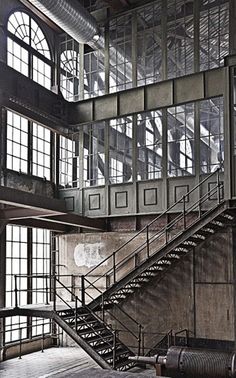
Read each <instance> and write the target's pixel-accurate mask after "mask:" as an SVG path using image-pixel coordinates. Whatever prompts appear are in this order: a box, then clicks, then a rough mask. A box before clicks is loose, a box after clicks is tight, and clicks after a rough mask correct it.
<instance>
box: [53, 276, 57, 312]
mask: <svg viewBox="0 0 236 378" xmlns="http://www.w3.org/2000/svg"><path fill="white" fill-rule="evenodd" d="M56 290H57V279H56V275H55V274H54V276H53V311H56Z"/></svg>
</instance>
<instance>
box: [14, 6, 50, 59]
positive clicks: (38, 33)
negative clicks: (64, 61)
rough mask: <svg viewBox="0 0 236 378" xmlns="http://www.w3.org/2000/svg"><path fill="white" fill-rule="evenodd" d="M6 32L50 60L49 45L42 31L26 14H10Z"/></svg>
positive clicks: (17, 12)
mask: <svg viewBox="0 0 236 378" xmlns="http://www.w3.org/2000/svg"><path fill="white" fill-rule="evenodd" d="M7 30H8V31H9V32H10V33H11V34H13V35H14V36H15V37H17V38H19V39H20V40H22V41H23V42H25V43H26V44H27V45H29V46H31V47H32V48H33V49H34V50H36V51H37V52H38V53H40V54H41V55H43V56H44V57H45V58H47V59H49V60H50V59H51V53H50V49H49V45H48V42H47V40H46V37H45V35H44V33H43V31H42V29H41V28H40V26H39V25H38V24H37V22H36V21H34V19H33V18H32V17H30V16H29V15H28V14H27V13H24V12H20V11H16V12H14V13H12V15H11V16H10V17H9V19H8V24H7Z"/></svg>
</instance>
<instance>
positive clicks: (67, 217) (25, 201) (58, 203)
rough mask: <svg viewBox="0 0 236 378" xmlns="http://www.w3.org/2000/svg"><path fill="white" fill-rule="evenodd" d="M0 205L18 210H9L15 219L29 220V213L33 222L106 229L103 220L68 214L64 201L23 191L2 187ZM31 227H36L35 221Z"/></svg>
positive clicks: (0, 188)
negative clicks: (40, 221) (43, 221)
mask: <svg viewBox="0 0 236 378" xmlns="http://www.w3.org/2000/svg"><path fill="white" fill-rule="evenodd" d="M0 203H3V204H7V205H10V206H15V207H16V208H18V209H15V210H14V211H15V213H14V211H13V210H10V209H9V210H8V211H9V212H10V211H12V213H13V215H14V216H15V217H16V216H18V219H19V218H27V215H26V214H27V211H28V218H30V219H31V220H32V219H34V218H36V220H38V219H42V220H45V221H46V222H55V223H56V224H58V223H60V224H64V225H66V226H75V227H83V228H88V229H95V230H104V229H105V221H104V220H102V219H93V218H86V217H83V216H80V215H77V214H74V213H68V212H67V210H66V203H65V201H64V200H59V199H55V198H48V197H42V196H38V195H36V194H32V193H28V192H23V191H21V190H17V189H12V188H8V187H4V186H0ZM17 210H18V211H17ZM1 212H2V213H1ZM1 212H0V214H4V209H2V210H1ZM21 214H22V216H21ZM4 219H5V218H4ZM13 222H14V221H13ZM14 223H15V222H14ZM21 224H22V223H21ZM31 227H34V225H33V221H32V224H31ZM51 229H54V227H51Z"/></svg>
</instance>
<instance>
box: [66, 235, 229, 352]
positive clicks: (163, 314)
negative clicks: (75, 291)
mask: <svg viewBox="0 0 236 378" xmlns="http://www.w3.org/2000/svg"><path fill="white" fill-rule="evenodd" d="M132 235H133V234H131V233H116V232H111V233H106V234H105V233H96V234H73V235H64V236H61V237H60V259H61V261H60V263H61V264H63V265H64V267H62V268H61V272H63V273H66V274H76V275H77V274H78V275H79V274H85V273H86V272H87V271H88V270H90V269H91V268H92V267H93V265H95V264H97V263H98V262H99V261H101V260H102V259H103V258H105V257H106V256H107V255H108V254H110V253H111V252H112V251H113V250H115V249H116V248H117V247H118V246H119V245H121V243H123V242H125V241H126V240H128V239H129V238H130V237H131V236H132ZM78 251H80V254H78ZM81 251H82V253H81ZM128 253H129V251H127V254H128ZM232 261H233V248H232V230H231V229H230V228H228V229H225V230H223V231H222V232H220V233H217V234H215V235H213V236H211V237H210V238H208V239H207V240H206V241H205V242H203V243H202V245H201V246H199V247H198V248H196V249H195V251H192V252H190V253H189V254H188V255H186V256H185V257H184V258H183V259H182V260H181V261H180V262H179V263H178V264H176V265H175V266H174V267H173V266H172V268H171V269H169V271H167V272H166V273H165V275H164V276H163V277H160V276H159V277H155V278H154V279H153V280H152V281H150V282H149V283H147V284H145V286H143V287H142V288H141V289H139V290H137V291H136V292H135V293H134V294H132V295H130V296H129V297H128V298H127V299H126V300H125V301H124V302H123V308H124V310H125V311H126V312H128V313H129V314H130V315H131V316H132V317H133V318H135V319H136V320H137V321H138V322H139V323H141V324H142V325H143V327H144V329H143V330H144V334H145V335H144V339H145V347H146V348H151V347H152V346H154V345H155V344H156V342H157V341H158V340H160V339H161V338H162V336H163V335H164V334H165V333H167V332H168V331H169V330H171V329H172V330H174V331H179V330H181V329H185V328H187V329H188V330H190V331H191V332H192V333H193V334H194V335H195V336H196V337H198V338H207V339H216V340H231V341H232V340H234V295H233V284H232V281H233V279H232V275H233V268H232V266H233V262H232ZM103 269H104V267H103ZM101 272H102V268H101ZM78 285H79V283H78ZM79 286H80V285H79ZM115 315H116V316H117V317H119V319H121V320H122V322H124V324H126V325H128V326H129V327H130V328H131V329H132V330H133V331H134V332H135V333H136V334H137V326H136V325H135V324H134V323H133V322H132V321H129V319H128V318H127V317H126V316H124V315H123V314H122V313H121V312H120V311H119V310H116V311H115ZM110 322H111V323H113V325H114V326H115V327H116V328H118V329H122V327H121V326H120V324H115V323H114V321H112V320H111V319H110ZM120 336H121V338H122V339H123V340H124V341H126V342H127V343H128V344H129V345H134V346H135V345H137V340H135V338H134V337H127V333H126V332H121V334H120Z"/></svg>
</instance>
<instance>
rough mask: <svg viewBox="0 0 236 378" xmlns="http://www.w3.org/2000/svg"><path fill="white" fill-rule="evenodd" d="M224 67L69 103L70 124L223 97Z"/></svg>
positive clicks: (98, 120)
mask: <svg viewBox="0 0 236 378" xmlns="http://www.w3.org/2000/svg"><path fill="white" fill-rule="evenodd" d="M226 70H227V68H225V67H220V68H216V69H214V70H209V71H205V72H200V73H195V74H192V75H187V76H183V77H179V78H175V79H170V80H166V81H162V82H159V83H155V84H149V85H145V86H142V87H138V88H132V89H127V90H124V91H121V92H117V93H113V94H108V95H104V96H100V97H95V98H92V99H88V100H84V101H80V102H78V103H73V104H72V103H71V104H69V105H68V106H69V109H70V111H69V122H68V123H69V127H72V126H79V125H82V124H87V123H95V122H100V121H104V120H109V119H112V118H118V117H124V116H127V115H131V114H137V113H142V112H147V111H152V110H157V109H162V108H167V107H172V106H176V105H181V104H183V103H186V102H193V101H199V100H204V99H208V98H211V97H214V96H222V95H223V94H224V78H225V71H226Z"/></svg>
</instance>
